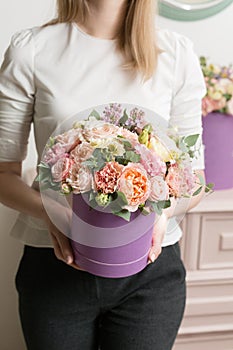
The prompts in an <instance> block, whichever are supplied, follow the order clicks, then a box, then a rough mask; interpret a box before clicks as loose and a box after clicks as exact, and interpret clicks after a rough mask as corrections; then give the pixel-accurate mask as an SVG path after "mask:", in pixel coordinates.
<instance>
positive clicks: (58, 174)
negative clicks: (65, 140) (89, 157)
mask: <svg viewBox="0 0 233 350" xmlns="http://www.w3.org/2000/svg"><path fill="white" fill-rule="evenodd" d="M73 163H74V162H73V160H72V159H69V158H67V157H63V158H60V159H58V161H57V162H56V163H55V164H54V165H53V166H52V168H51V174H52V177H53V181H54V182H60V181H63V180H65V179H66V177H67V175H68V173H69V170H70V168H71V166H72V164H73Z"/></svg>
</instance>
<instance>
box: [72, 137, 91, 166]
mask: <svg viewBox="0 0 233 350" xmlns="http://www.w3.org/2000/svg"><path fill="white" fill-rule="evenodd" d="M92 152H93V148H92V147H91V145H90V144H89V143H87V142H83V143H80V144H79V145H77V146H76V147H75V148H74V149H73V151H71V153H70V154H71V158H72V159H73V160H74V162H75V163H76V164H78V163H81V162H83V161H84V160H86V159H88V158H90V156H91V155H92Z"/></svg>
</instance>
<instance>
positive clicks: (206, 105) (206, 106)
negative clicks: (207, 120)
mask: <svg viewBox="0 0 233 350" xmlns="http://www.w3.org/2000/svg"><path fill="white" fill-rule="evenodd" d="M225 106H226V98H225V97H222V98H221V99H220V100H213V99H212V98H210V97H208V96H207V97H205V98H204V99H203V100H202V114H203V116H206V115H207V114H209V113H211V112H213V111H218V110H220V109H222V108H224V107H225Z"/></svg>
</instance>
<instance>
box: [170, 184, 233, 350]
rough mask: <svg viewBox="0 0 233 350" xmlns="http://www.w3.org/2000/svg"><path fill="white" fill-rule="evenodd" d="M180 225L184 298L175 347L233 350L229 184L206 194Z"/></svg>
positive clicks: (232, 243)
mask: <svg viewBox="0 0 233 350" xmlns="http://www.w3.org/2000/svg"><path fill="white" fill-rule="evenodd" d="M181 226H182V228H183V231H184V234H183V238H182V240H181V251H182V259H183V261H184V264H185V267H186V270H187V277H186V280H187V303H186V310H185V316H184V319H183V322H182V325H181V328H180V330H179V335H178V337H177V340H176V343H175V346H174V350H233V189H232V190H225V191H216V192H214V193H212V194H210V195H207V197H206V198H204V199H203V200H202V202H201V203H200V204H199V205H198V206H197V207H196V208H194V209H193V210H191V211H190V212H189V213H187V214H186V216H185V218H184V220H183V221H182V224H181Z"/></svg>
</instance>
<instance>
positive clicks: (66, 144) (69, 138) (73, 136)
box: [56, 129, 83, 152]
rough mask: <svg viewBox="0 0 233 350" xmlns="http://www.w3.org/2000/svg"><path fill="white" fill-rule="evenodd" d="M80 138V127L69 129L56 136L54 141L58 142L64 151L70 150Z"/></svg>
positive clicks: (81, 138)
mask: <svg viewBox="0 0 233 350" xmlns="http://www.w3.org/2000/svg"><path fill="white" fill-rule="evenodd" d="M82 140H83V137H82V129H71V130H68V131H67V132H65V133H64V134H61V135H58V136H57V137H56V142H59V143H60V144H61V145H62V147H63V148H64V149H65V151H66V152H70V151H71V150H72V149H74V148H75V147H76V146H77V145H78V144H79V143H80V142H81V141H82Z"/></svg>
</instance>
